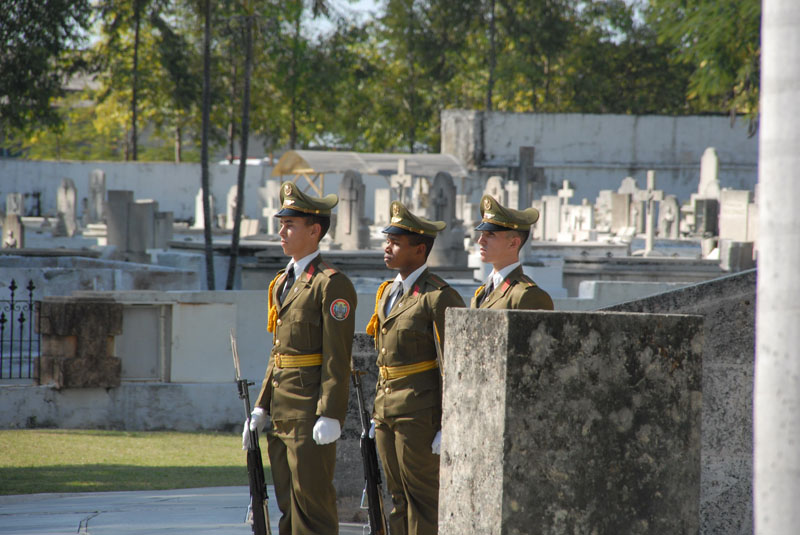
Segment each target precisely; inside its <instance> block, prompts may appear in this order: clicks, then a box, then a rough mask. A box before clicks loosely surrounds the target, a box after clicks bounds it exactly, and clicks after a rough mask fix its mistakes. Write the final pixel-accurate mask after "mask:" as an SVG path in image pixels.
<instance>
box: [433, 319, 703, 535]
mask: <svg viewBox="0 0 800 535" xmlns="http://www.w3.org/2000/svg"><path fill="white" fill-rule="evenodd" d="M446 332H447V338H446V340H445V349H444V354H445V359H444V360H445V365H444V394H443V420H442V437H443V438H442V457H441V477H440V501H439V533H440V534H441V535H450V534H458V535H462V534H464V533H481V534H484V535H490V534H498V535H499V534H527V533H553V534H555V533H559V534H561V533H563V534H566V533H587V534H588V533H598V534H611V533H614V534H617V533H620V534H621V533H624V534H626V535H636V534H645V533H648V534H649V533H658V534H661V533H686V534H688V533H697V532H698V530H699V499H700V411H701V369H702V368H701V362H702V361H701V351H702V347H703V320H702V318H700V317H697V316H684V315H681V316H678V315H673V316H670V315H649V314H630V313H603V312H601V313H561V312H536V311H516V310H504V311H499V310H498V311H495V310H466V309H450V310H448V311H447V321H446ZM476 333H480V334H479V335H476ZM452 355H458V358H448V356H452Z"/></svg>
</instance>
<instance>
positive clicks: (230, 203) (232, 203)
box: [225, 184, 239, 230]
mask: <svg viewBox="0 0 800 535" xmlns="http://www.w3.org/2000/svg"><path fill="white" fill-rule="evenodd" d="M238 191H239V187H238V186H237V185H236V184H234V185H233V186H231V187H230V189H228V194H227V195H226V196H225V229H226V230H231V229H233V225H234V222H235V220H236V195H237V192H238Z"/></svg>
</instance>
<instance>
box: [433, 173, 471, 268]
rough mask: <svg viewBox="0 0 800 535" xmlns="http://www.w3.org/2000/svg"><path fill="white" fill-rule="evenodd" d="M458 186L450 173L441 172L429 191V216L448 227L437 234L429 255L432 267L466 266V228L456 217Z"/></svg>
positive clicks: (437, 174) (434, 178)
mask: <svg viewBox="0 0 800 535" xmlns="http://www.w3.org/2000/svg"><path fill="white" fill-rule="evenodd" d="M455 199H456V186H455V184H453V177H452V176H450V174H449V173H445V172H439V173H436V176H435V177H433V185H432V186H431V190H430V192H429V204H430V207H431V208H430V211H429V212H428V217H429V218H430V219H433V220H434V221H444V222H445V223H446V224H447V227H445V229H444V230H443V231H441V232H439V233H438V234H437V235H436V241H435V244H434V246H433V249H431V253H430V256H429V257H428V264H429V265H430V266H431V267H440V266H466V265H467V252H466V250H464V229H463V227H462V226H461V221H459V220H458V219H456V206H455Z"/></svg>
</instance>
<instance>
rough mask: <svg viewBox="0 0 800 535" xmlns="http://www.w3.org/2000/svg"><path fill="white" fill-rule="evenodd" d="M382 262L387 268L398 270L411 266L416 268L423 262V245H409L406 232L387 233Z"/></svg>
mask: <svg viewBox="0 0 800 535" xmlns="http://www.w3.org/2000/svg"><path fill="white" fill-rule="evenodd" d="M420 251H421V252H420ZM420 260H421V261H420ZM383 263H384V264H386V267H388V268H389V269H399V270H400V271H407V270H408V269H410V268H412V267H413V268H414V269H416V268H417V267H419V266H421V265H422V264H424V263H425V246H424V245H411V243H410V242H409V236H407V235H406V234H387V235H386V247H384V249H383ZM412 271H413V269H412Z"/></svg>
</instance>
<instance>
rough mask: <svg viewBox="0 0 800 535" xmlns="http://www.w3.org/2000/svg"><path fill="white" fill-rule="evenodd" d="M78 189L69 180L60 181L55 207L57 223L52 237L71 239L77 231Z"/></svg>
mask: <svg viewBox="0 0 800 535" xmlns="http://www.w3.org/2000/svg"><path fill="white" fill-rule="evenodd" d="M77 199H78V189H77V188H76V187H75V182H73V181H72V179H71V178H65V179H64V180H62V181H61V185H60V186H59V187H58V192H57V194H56V207H57V210H58V221H57V223H56V226H55V228H54V229H53V236H67V237H69V238H71V237H72V236H74V235H75V232H77V230H78V217H77V209H78V207H77V204H76V203H77Z"/></svg>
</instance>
